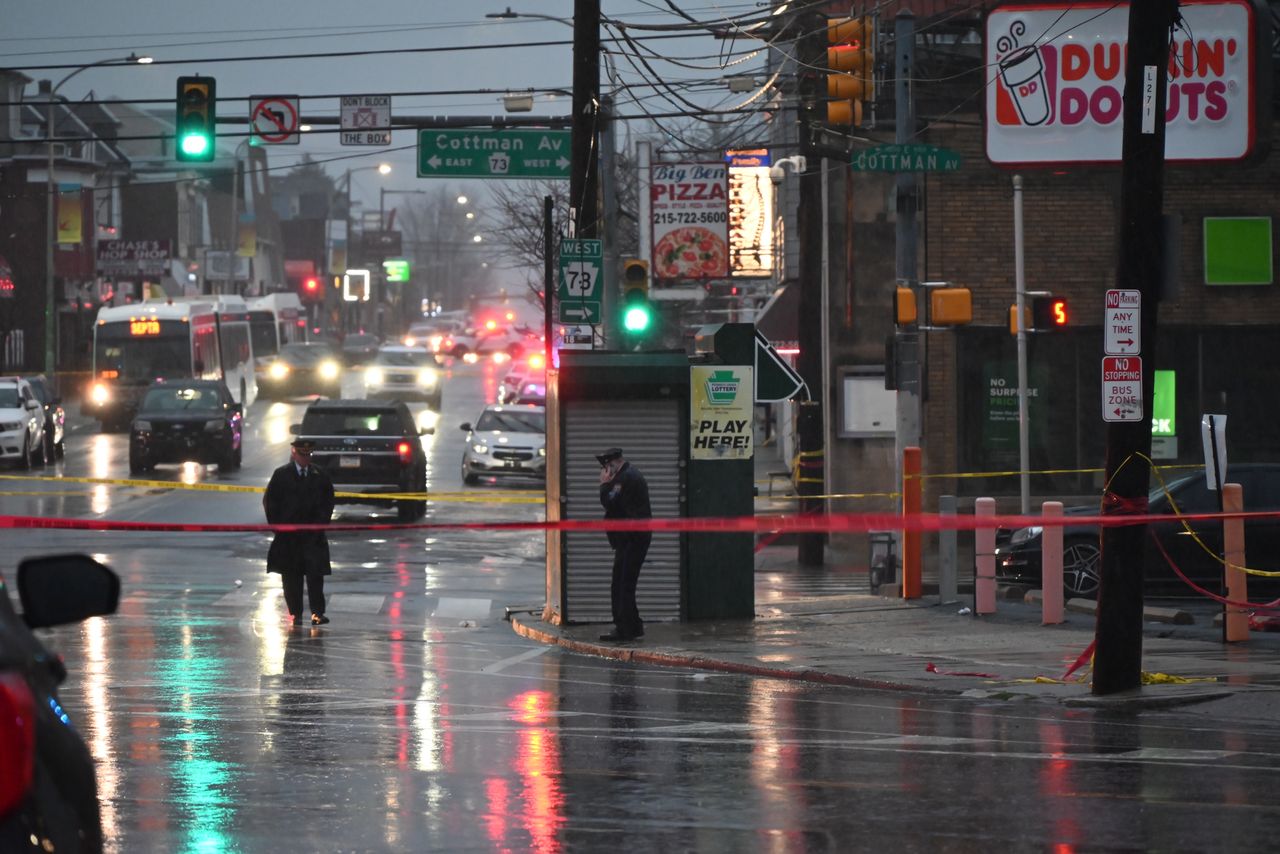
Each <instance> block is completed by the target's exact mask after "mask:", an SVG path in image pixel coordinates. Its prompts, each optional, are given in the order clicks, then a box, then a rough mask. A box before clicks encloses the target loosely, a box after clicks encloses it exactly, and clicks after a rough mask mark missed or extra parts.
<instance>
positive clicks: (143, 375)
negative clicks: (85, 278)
mask: <svg viewBox="0 0 1280 854" xmlns="http://www.w3.org/2000/svg"><path fill="white" fill-rule="evenodd" d="M162 378H163V379H186V378H196V379H222V380H224V381H225V382H226V384H227V388H228V389H229V390H230V391H231V396H232V397H233V398H235V400H236V402H238V403H240V404H241V405H242V406H244V407H245V408H246V409H247V408H248V407H249V406H250V405H251V404H252V403H253V402H254V400H256V399H257V397H258V381H257V379H256V378H255V376H254V371H253V342H252V339H251V336H250V332H249V308H248V306H247V305H246V304H245V302H244V299H242V298H241V297H238V296H231V295H223V294H219V295H209V296H203V297H190V298H187V299H164V300H154V301H152V300H147V301H144V302H141V303H134V304H132V305H122V306H107V307H104V308H102V309H100V310H99V311H98V320H97V322H96V323H95V324H94V326H93V380H92V382H91V383H90V385H89V391H88V394H87V396H86V398H85V407H84V411H85V414H86V415H92V416H93V417H95V418H97V419H98V420H99V421H100V422H101V423H102V426H103V429H112V428H117V429H123V428H124V427H125V426H126V425H127V424H128V423H129V421H130V420H132V418H133V416H134V413H136V412H137V410H138V404H139V402H140V401H141V399H142V395H143V394H144V393H145V392H146V390H147V387H148V386H150V385H151V383H152V382H154V381H155V380H157V379H162Z"/></svg>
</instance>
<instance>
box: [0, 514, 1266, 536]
mask: <svg viewBox="0 0 1280 854" xmlns="http://www.w3.org/2000/svg"><path fill="white" fill-rule="evenodd" d="M1274 517H1280V512H1271V513H1225V514H1224V513H1192V514H1184V515H1182V516H1176V515H1151V516H1133V515H1128V514H1124V515H1109V516H1064V517H1053V518H1042V517H1040V516H953V515H939V514H936V513H920V514H913V515H909V516H903V515H901V514H897V513H826V514H801V515H787V516H720V517H701V518H691V517H687V518H682V519H562V520H558V521H552V522H540V521H530V522H419V523H413V524H409V523H401V522H370V523H364V524H349V523H338V524H334V523H329V524H326V525H266V524H253V525H250V524H245V525H230V524H210V523H187V522H123V521H115V520H111V519H66V518H59V517H44V516H0V529H54V530H78V531H154V532H168V533H224V534H237V533H252V532H268V531H328V532H330V533H344V532H353V531H406V530H486V531H652V532H655V533H663V532H681V531H692V532H715V533H783V534H788V533H822V532H858V531H894V530H911V531H952V530H959V531H970V530H978V529H981V528H1025V527H1029V526H1033V525H1034V526H1038V527H1043V526H1045V525H1062V526H1067V525H1072V526H1074V525H1099V526H1115V525H1139V524H1145V523H1147V522H1170V521H1179V520H1183V521H1195V520H1200V519H1224V518H1232V519H1234V518H1241V519H1245V520H1248V519H1256V518H1274Z"/></svg>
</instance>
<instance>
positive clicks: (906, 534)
mask: <svg viewBox="0 0 1280 854" xmlns="http://www.w3.org/2000/svg"><path fill="white" fill-rule="evenodd" d="M922 492H923V490H922V489H921V483H920V449H919V448H916V447H910V448H903V449H902V516H903V518H904V519H905V518H907V517H909V516H916V517H919V516H920V510H921V502H922V498H921V493H922ZM922 536H923V535H922V532H921V531H920V529H918V528H914V529H913V528H912V527H910V526H909V527H907V528H905V529H903V531H902V598H903V599H919V598H920V596H921V587H922V586H923V585H922V584H921V567H920V562H921V556H922V553H923V549H921V547H920V540H921V538H922Z"/></svg>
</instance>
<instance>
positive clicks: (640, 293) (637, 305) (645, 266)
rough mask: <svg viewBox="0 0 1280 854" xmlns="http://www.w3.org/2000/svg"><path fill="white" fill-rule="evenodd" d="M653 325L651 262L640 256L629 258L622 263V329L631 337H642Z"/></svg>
mask: <svg viewBox="0 0 1280 854" xmlns="http://www.w3.org/2000/svg"><path fill="white" fill-rule="evenodd" d="M652 327H653V306H652V305H650V304H649V262H648V261H645V260H643V259H640V258H628V259H627V260H626V261H624V262H623V263H622V330H623V332H625V333H626V334H627V335H628V336H630V337H631V338H641V337H643V336H644V335H645V334H646V333H648V332H649V331H650V329H651V328H652Z"/></svg>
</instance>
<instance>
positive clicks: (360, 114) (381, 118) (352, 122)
mask: <svg viewBox="0 0 1280 854" xmlns="http://www.w3.org/2000/svg"><path fill="white" fill-rule="evenodd" d="M341 110H342V113H341V122H342V130H341V133H340V134H339V139H338V141H339V142H341V143H342V144H343V145H390V144H391V96H390V95H343V96H342V98H341Z"/></svg>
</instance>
